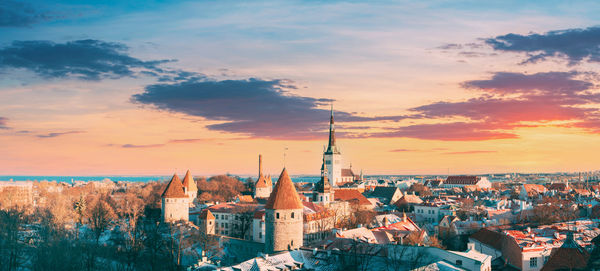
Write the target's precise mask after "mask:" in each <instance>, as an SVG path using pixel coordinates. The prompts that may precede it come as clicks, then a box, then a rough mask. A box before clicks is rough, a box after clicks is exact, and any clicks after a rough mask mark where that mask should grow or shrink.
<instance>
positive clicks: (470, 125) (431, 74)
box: [0, 0, 600, 175]
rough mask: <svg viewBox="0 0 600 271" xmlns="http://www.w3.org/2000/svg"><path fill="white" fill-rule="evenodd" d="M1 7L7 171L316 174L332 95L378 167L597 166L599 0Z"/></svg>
mask: <svg viewBox="0 0 600 271" xmlns="http://www.w3.org/2000/svg"><path fill="white" fill-rule="evenodd" d="M0 11H1V12H0V14H7V15H8V16H6V17H5V18H3V19H2V20H1V21H0V35H2V36H3V37H5V39H4V40H3V41H1V42H0V153H2V154H3V155H2V156H0V164H1V165H2V166H0V175H15V174H16V175H168V174H171V173H172V172H174V171H175V170H177V172H180V171H184V170H185V169H190V170H191V171H192V172H193V173H194V174H197V175H215V174H222V173H225V172H231V173H232V174H240V175H248V174H255V172H256V171H257V169H256V168H257V166H256V162H257V156H258V154H259V153H260V154H262V155H263V159H264V167H265V171H266V172H270V173H272V174H276V173H277V172H280V171H281V168H282V167H283V153H284V149H286V148H287V156H286V166H287V168H288V169H289V171H290V174H292V175H298V174H309V175H317V174H318V172H319V168H320V166H321V161H322V159H321V151H322V148H323V145H326V144H327V129H328V124H327V123H328V121H329V105H330V104H331V103H333V104H334V110H335V118H336V131H337V133H338V138H337V139H338V145H339V146H340V149H341V152H342V155H343V157H344V165H343V166H344V167H347V166H348V165H349V164H350V163H352V165H353V168H354V169H356V170H357V171H358V170H360V169H364V171H365V174H367V175H379V174H382V175H383V174H398V175H419V174H432V175H437V174H446V173H447V171H448V169H450V173H455V174H467V173H471V174H481V173H507V172H567V171H568V172H577V171H592V170H598V167H597V163H596V160H595V159H594V158H595V154H596V153H598V152H599V151H600V144H599V143H600V138H599V137H598V133H599V132H600V111H599V107H598V105H599V103H600V92H598V82H599V80H600V79H599V78H600V77H599V74H598V72H597V67H598V63H599V62H600V26H598V25H599V22H598V19H597V18H595V17H597V16H595V14H597V12H598V11H600V3H595V2H593V1H578V2H573V3H570V4H569V6H567V5H566V4H562V3H561V2H559V1H556V2H552V3H551V4H549V3H548V2H543V3H540V2H529V3H525V4H523V3H520V2H517V1H513V2H507V1H502V2H488V3H483V4H482V3H477V2H474V1H460V2H451V3H450V2H445V1H431V2H428V3H412V2H393V3H390V2H385V1H384V2H375V3H371V2H370V3H361V2H352V1H351V2H319V1H316V2H289V3H278V2H266V1H265V2H258V3H252V4H246V3H237V2H229V1H219V2H202V3H193V2H179V1H156V2H146V1H138V2H132V3H131V2H130V3H127V4H124V3H120V2H118V1H115V2H110V1H108V2H106V1H102V2H101V1H92V2H90V3H89V4H86V5H80V4H77V2H75V1H56V2H55V4H54V5H48V4H45V3H43V2H35V1H34V2H21V1H13V0H9V1H4V2H3V3H0ZM482 11H485V12H482Z"/></svg>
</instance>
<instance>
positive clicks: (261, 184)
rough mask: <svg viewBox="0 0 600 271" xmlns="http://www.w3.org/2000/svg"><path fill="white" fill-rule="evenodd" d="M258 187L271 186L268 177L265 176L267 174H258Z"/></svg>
mask: <svg viewBox="0 0 600 271" xmlns="http://www.w3.org/2000/svg"><path fill="white" fill-rule="evenodd" d="M255 187H256V188H265V187H269V185H268V184H267V178H265V176H263V175H262V174H261V175H260V176H258V180H257V181H256V185H255Z"/></svg>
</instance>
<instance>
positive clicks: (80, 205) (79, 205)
mask: <svg viewBox="0 0 600 271" xmlns="http://www.w3.org/2000/svg"><path fill="white" fill-rule="evenodd" d="M73 209H75V214H76V218H77V232H75V235H76V237H77V239H79V230H80V228H81V226H82V225H83V221H84V219H85V214H86V210H87V202H86V201H85V198H84V197H83V195H79V199H78V200H77V201H75V203H73Z"/></svg>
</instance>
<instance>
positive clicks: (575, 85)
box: [370, 72, 600, 141]
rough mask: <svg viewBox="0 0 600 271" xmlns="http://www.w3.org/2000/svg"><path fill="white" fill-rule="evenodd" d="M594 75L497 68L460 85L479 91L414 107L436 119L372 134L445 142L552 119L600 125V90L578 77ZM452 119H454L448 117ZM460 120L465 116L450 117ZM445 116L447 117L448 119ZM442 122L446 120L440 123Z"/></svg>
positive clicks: (510, 133) (510, 132) (500, 135)
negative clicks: (465, 97)
mask: <svg viewBox="0 0 600 271" xmlns="http://www.w3.org/2000/svg"><path fill="white" fill-rule="evenodd" d="M589 76H595V74H589V73H580V72H546V73H535V74H522V73H508V72H498V73H494V74H493V75H492V77H491V78H489V79H484V80H472V81H467V82H464V83H462V86H463V87H465V88H469V89H474V90H476V91H480V92H481V94H480V95H479V96H478V97H475V98H471V99H468V100H465V101H453V102H449V101H440V102H435V103H431V104H427V105H423V106H418V107H415V108H411V109H410V111H411V112H413V113H414V114H415V116H420V117H421V118H422V119H426V120H429V121H432V120H434V121H435V120H438V122H437V123H428V124H416V125H410V126H404V127H397V128H395V129H393V130H391V131H389V132H384V133H377V134H373V135H370V136H374V137H410V138H419V139H430V140H446V141H477V140H494V139H511V138H517V137H518V135H517V134H516V133H515V130H516V129H518V128H523V127H538V126H543V125H545V124H546V123H551V122H557V121H558V122H567V123H569V124H567V125H564V126H568V127H576V128H584V129H587V130H590V131H593V130H594V129H597V130H600V129H598V128H600V126H597V124H600V123H599V122H598V121H595V120H597V119H598V118H597V117H596V116H597V115H598V114H599V113H600V112H599V111H598V108H597V107H595V106H590V105H593V104H597V103H598V102H600V95H599V94H598V93H597V91H594V88H595V85H594V84H593V83H591V82H590V81H588V80H585V79H581V78H580V77H589ZM448 119H450V121H448ZM456 119H461V120H462V121H452V120H456ZM444 120H445V121H444ZM442 121H443V122H442Z"/></svg>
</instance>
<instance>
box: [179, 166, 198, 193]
mask: <svg viewBox="0 0 600 271" xmlns="http://www.w3.org/2000/svg"><path fill="white" fill-rule="evenodd" d="M183 187H186V188H187V190H188V191H198V186H197V185H196V182H194V178H193V177H192V174H191V173H190V170H188V171H187V172H186V173H185V177H183Z"/></svg>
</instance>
